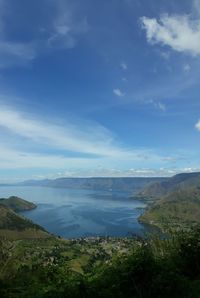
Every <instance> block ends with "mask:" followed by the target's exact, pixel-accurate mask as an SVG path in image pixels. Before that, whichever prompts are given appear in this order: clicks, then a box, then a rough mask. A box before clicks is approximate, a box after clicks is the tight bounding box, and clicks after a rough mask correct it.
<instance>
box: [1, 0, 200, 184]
mask: <svg viewBox="0 0 200 298" xmlns="http://www.w3.org/2000/svg"><path fill="white" fill-rule="evenodd" d="M199 82H200V1H199V0H195V1H191V0H183V1H179V0H168V1H166V0H159V1H158V0H152V1H147V0H140V1H139V0H103V1H99V0H85V1H81V0H73V1H72V0H71V1H70V0H34V1H31V0H28V1H27V0H18V1H15V0H0V182H7V181H19V180H24V179H32V178H34V179H42V178H47V177H48V178H55V177H62V176H67V177H71V176H78V177H81V176H84V177H85V176H169V175H173V174H175V173H178V172H183V171H184V172H190V171H198V170H200V155H199V152H200V120H199V119H200V97H199V96H200V83H199Z"/></svg>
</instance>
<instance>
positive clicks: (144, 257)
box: [0, 228, 200, 298]
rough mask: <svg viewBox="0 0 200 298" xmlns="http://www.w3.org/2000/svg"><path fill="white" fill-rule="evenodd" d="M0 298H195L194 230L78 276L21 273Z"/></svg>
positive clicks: (198, 288) (197, 253) (199, 262)
mask: <svg viewBox="0 0 200 298" xmlns="http://www.w3.org/2000/svg"><path fill="white" fill-rule="evenodd" d="M0 288H1V297H6V298H7V297H8V298H9V297H38V298H39V297H44V298H46V297H52V298H53V297H69V298H70V297H73V298H76V297H77V298H78V297H88V298H90V297H91V298H93V297H96V298H98V297H99V298H100V297H108V298H109V297H113V298H114V297H118V298H124V297H136V298H143V297H144V298H150V297H152V298H157V297H160V298H161V297H162V298H169V297H177V298H180V297H181V298H198V297H200V229H199V228H195V229H193V230H192V231H190V233H181V234H180V233H179V235H178V236H177V235H176V236H173V237H171V238H170V239H164V240H159V239H154V240H149V241H148V242H147V241H141V245H140V246H138V247H137V249H135V250H134V251H133V252H132V253H131V254H129V255H127V256H126V255H123V256H121V257H118V258H115V259H114V260H113V261H112V262H111V263H108V264H106V263H105V264H103V265H100V266H97V267H95V268H93V270H92V272H90V273H87V274H84V275H81V274H77V273H74V272H72V271H71V270H70V269H69V268H65V269H63V267H61V266H59V265H49V266H46V267H42V266H39V265H37V264H36V265H33V266H32V268H31V269H30V267H27V266H24V267H21V268H20V269H19V270H18V272H17V273H16V275H15V276H12V277H10V278H9V279H8V278H7V279H5V280H1V284H0Z"/></svg>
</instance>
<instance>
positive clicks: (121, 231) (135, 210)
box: [0, 186, 145, 238]
mask: <svg viewBox="0 0 200 298" xmlns="http://www.w3.org/2000/svg"><path fill="white" fill-rule="evenodd" d="M12 195H16V196H19V197H21V198H23V199H25V200H28V201H31V202H34V203H36V205H37V206H38V207H37V208H36V209H35V210H32V211H27V212H24V213H23V214H24V216H26V217H27V218H30V219H31V220H33V221H34V222H35V223H38V224H40V225H41V226H43V227H44V228H45V229H47V230H48V231H49V232H51V233H54V234H56V235H60V236H62V237H65V238H79V237H87V236H121V237H125V236H130V235H134V234H137V235H141V234H143V233H144V232H145V228H144V226H143V225H141V224H139V223H138V221H137V218H138V216H139V215H140V214H141V213H142V212H143V208H144V207H145V205H144V204H143V203H142V202H139V201H136V200H133V199H130V198H129V196H130V193H125V192H109V191H96V190H83V189H60V188H47V187H36V186H34V187H30V186H26V187H25V186H23V187H21V186H20V187H19V186H18V187H14V186H12V187H10V186H9V187H8V186H4V187H0V197H9V196H12Z"/></svg>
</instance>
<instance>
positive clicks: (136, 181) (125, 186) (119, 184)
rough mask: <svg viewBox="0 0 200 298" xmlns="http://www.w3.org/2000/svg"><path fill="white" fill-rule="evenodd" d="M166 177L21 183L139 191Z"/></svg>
mask: <svg viewBox="0 0 200 298" xmlns="http://www.w3.org/2000/svg"><path fill="white" fill-rule="evenodd" d="M165 180H166V178H160V177H156V178H155V177H153V178H143V177H121V178H113V177H97V178H96V177H95V178H58V179H54V180H50V179H45V180H28V181H24V182H21V183H19V184H18V185H23V186H46V187H57V188H78V189H95V190H112V191H130V192H132V193H138V192H139V191H140V190H142V189H143V188H144V187H147V186H149V185H150V184H152V183H159V182H164V181H165Z"/></svg>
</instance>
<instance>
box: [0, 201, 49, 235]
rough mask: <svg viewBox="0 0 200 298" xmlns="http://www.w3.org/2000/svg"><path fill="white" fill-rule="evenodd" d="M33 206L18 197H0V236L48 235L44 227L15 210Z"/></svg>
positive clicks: (33, 205) (28, 208)
mask: <svg viewBox="0 0 200 298" xmlns="http://www.w3.org/2000/svg"><path fill="white" fill-rule="evenodd" d="M34 208H36V205H35V204H33V203H30V202H28V201H25V200H22V199H20V198H18V197H10V198H9V199H0V236H1V237H5V238H6V239H24V238H25V239H26V238H28V239H29V238H44V237H45V238H46V237H50V235H49V234H48V233H47V232H46V231H45V230H44V228H42V227H41V226H39V225H37V224H35V223H33V222H32V221H31V220H28V219H26V218H25V217H23V216H21V215H19V214H17V213H16V212H15V211H25V210H31V209H34Z"/></svg>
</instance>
